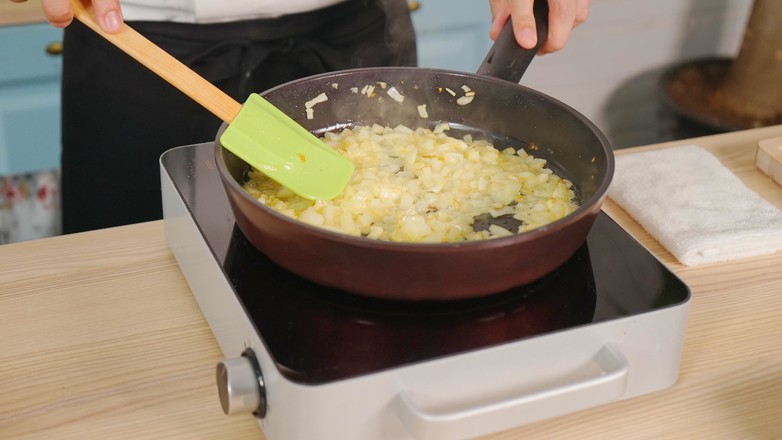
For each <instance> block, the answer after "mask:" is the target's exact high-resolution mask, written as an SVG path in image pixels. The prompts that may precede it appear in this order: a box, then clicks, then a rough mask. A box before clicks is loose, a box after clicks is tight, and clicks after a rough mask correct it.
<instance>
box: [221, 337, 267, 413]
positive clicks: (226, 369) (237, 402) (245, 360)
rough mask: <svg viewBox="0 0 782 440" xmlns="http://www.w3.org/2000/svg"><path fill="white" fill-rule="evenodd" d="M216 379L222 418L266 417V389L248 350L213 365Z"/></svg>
mask: <svg viewBox="0 0 782 440" xmlns="http://www.w3.org/2000/svg"><path fill="white" fill-rule="evenodd" d="M216 375H217V391H218V394H219V396H220V405H221V406H222V407H223V412H224V413H225V414H226V415H233V414H253V415H255V416H256V417H258V418H263V417H264V416H265V415H266V389H265V388H266V387H265V385H264V382H263V375H262V374H261V368H260V366H259V365H258V360H257V359H256V357H255V353H253V351H252V349H249V348H248V349H247V350H245V351H244V353H242V356H240V357H238V358H233V359H226V360H224V361H222V362H220V363H219V364H217V370H216Z"/></svg>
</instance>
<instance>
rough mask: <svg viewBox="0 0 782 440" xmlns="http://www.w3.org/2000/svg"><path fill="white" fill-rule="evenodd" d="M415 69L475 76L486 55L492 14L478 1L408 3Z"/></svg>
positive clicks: (484, 2)
mask: <svg viewBox="0 0 782 440" xmlns="http://www.w3.org/2000/svg"><path fill="white" fill-rule="evenodd" d="M408 5H409V6H410V9H411V10H412V18H413V26H414V27H415V32H416V38H417V43H418V65H419V66H421V67H437V68H442V69H451V70H458V71H461V72H468V73H475V71H476V70H478V66H480V64H481V62H482V61H483V58H484V57H485V56H486V53H487V52H488V51H489V48H490V47H491V45H492V41H491V40H490V39H489V28H490V26H491V11H490V10H489V2H487V1H479V0H408Z"/></svg>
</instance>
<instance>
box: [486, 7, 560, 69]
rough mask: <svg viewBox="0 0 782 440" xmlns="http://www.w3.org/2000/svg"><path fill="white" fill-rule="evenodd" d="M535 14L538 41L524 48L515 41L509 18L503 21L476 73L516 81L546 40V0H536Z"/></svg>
mask: <svg viewBox="0 0 782 440" xmlns="http://www.w3.org/2000/svg"><path fill="white" fill-rule="evenodd" d="M533 14H534V15H535V28H536V29H537V34H538V43H537V45H535V47H534V48H532V49H525V48H523V47H521V46H519V43H517V42H516V36H515V35H514V34H513V24H512V23H511V18H510V17H509V18H508V21H506V22H505V27H503V28H502V31H501V32H500V35H499V36H498V37H497V39H496V40H494V45H492V47H491V49H489V52H488V53H487V54H486V58H484V59H483V63H481V66H480V67H479V68H478V72H477V73H478V75H485V76H493V77H496V78H502V79H504V80H506V81H511V82H514V83H518V82H519V80H521V77H522V76H523V75H524V72H525V71H526V70H527V67H528V66H529V64H530V63H531V62H532V59H533V58H535V55H536V54H537V53H538V50H539V49H540V47H541V46H543V43H545V42H546V37H547V36H548V1H547V0H537V1H535V6H534V7H533Z"/></svg>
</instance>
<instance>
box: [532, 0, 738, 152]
mask: <svg viewBox="0 0 782 440" xmlns="http://www.w3.org/2000/svg"><path fill="white" fill-rule="evenodd" d="M751 4H752V0H593V1H592V6H591V9H590V17H589V19H588V20H587V21H586V22H585V23H584V24H582V25H581V26H579V27H578V28H576V30H575V31H574V33H573V35H572V37H571V40H570V41H569V43H568V45H567V46H566V47H565V48H564V49H563V50H561V51H559V52H556V53H554V54H549V55H545V56H541V57H537V58H536V60H535V61H533V63H532V64H531V65H530V67H529V69H528V70H527V72H526V73H525V75H524V78H523V79H522V81H521V83H522V84H524V85H526V86H529V87H532V88H534V89H537V90H539V91H541V92H543V93H546V94H548V95H550V96H553V97H555V98H557V99H559V100H561V101H563V102H565V103H567V104H569V105H570V106H572V107H574V108H575V109H576V110H579V111H580V112H582V113H583V114H584V115H585V116H587V117H588V118H589V119H591V120H592V121H594V122H595V123H596V124H597V125H598V126H599V127H600V128H601V129H602V130H603V131H604V132H605V134H606V135H607V136H608V137H609V139H610V140H611V142H612V143H613V144H614V146H615V147H616V148H621V147H628V146H634V145H643V144H647V143H654V142H659V141H661V140H666V139H665V134H664V133H660V131H659V128H658V124H657V119H658V109H659V104H658V93H657V89H656V88H657V79H658V77H659V74H660V72H661V70H662V69H663V68H665V67H666V66H669V65H671V64H672V63H677V62H681V61H683V60H686V59H690V58H695V57H702V56H712V55H720V56H734V55H735V54H736V53H737V51H738V48H739V46H740V43H741V38H742V35H743V30H744V26H745V24H746V21H747V18H748V13H749V8H750V6H751Z"/></svg>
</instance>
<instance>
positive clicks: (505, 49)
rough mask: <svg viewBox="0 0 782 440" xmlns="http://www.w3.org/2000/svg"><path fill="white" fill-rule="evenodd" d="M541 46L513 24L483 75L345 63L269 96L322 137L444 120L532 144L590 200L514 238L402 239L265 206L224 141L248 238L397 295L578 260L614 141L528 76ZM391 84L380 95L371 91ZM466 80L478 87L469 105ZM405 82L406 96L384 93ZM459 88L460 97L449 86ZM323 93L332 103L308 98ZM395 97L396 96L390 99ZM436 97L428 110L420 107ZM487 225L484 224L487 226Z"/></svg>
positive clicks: (289, 260) (486, 282) (510, 278)
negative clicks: (311, 221)
mask: <svg viewBox="0 0 782 440" xmlns="http://www.w3.org/2000/svg"><path fill="white" fill-rule="evenodd" d="M546 4H547V2H545V1H538V2H536V4H535V13H536V19H537V25H538V31H539V34H538V41H539V44H540V43H542V42H543V39H544V38H545V35H546V32H547V29H546V22H547V15H548V11H547V5H546ZM536 52H537V49H534V50H532V51H527V50H524V49H522V48H520V47H519V46H518V45H516V43H515V41H514V37H513V33H512V30H511V29H510V20H509V23H508V24H507V25H506V28H505V29H504V30H503V32H502V33H501V35H500V36H499V37H498V38H497V41H496V42H495V44H494V46H493V47H492V49H491V50H490V51H489V53H488V54H487V56H486V59H485V60H484V62H483V64H482V65H481V67H480V68H479V69H478V72H477V74H468V73H462V72H453V71H447V70H439V69H426V68H414V67H389V68H364V69H353V70H343V71H337V72H332V73H327V74H322V75H316V76H311V77H307V78H304V79H301V80H297V81H292V82H289V83H286V84H283V85H281V86H278V87H276V88H273V89H270V90H268V91H266V92H264V93H263V96H264V97H265V98H266V99H268V100H269V101H271V102H272V103H273V104H274V105H276V106H277V107H279V108H280V109H281V110H282V111H283V112H285V113H286V114H288V115H290V116H291V117H292V118H293V119H294V120H296V121H297V122H298V123H300V124H301V125H303V126H304V127H305V128H307V129H308V130H310V131H312V132H313V133H315V134H317V135H322V134H323V133H325V132H327V131H335V130H341V129H344V128H348V127H352V126H355V125H371V124H375V123H377V124H381V125H390V126H396V125H398V124H404V125H406V126H408V127H411V128H413V127H421V126H423V127H428V128H433V127H434V126H436V125H437V124H438V123H441V122H448V124H449V125H450V127H451V129H450V131H449V134H450V135H451V136H454V137H460V136H462V135H464V134H471V135H472V136H473V137H474V138H477V139H487V140H488V141H490V142H492V143H493V144H494V145H495V147H497V148H498V149H504V148H506V147H508V146H513V147H516V148H518V147H525V148H527V147H528V146H530V147H529V148H528V152H530V153H531V154H533V155H535V156H538V157H541V158H544V159H546V160H547V161H548V166H549V167H550V168H552V169H553V170H554V172H555V173H557V174H559V175H560V176H562V177H565V178H567V179H569V180H570V181H571V182H572V183H573V185H574V188H575V190H576V193H577V197H579V201H580V206H579V208H578V209H576V210H575V211H574V212H572V213H571V214H569V215H567V216H566V217H564V218H562V219H560V220H558V221H555V222H552V223H550V224H548V225H545V226H543V227H540V228H537V229H534V230H531V231H528V232H524V233H521V234H517V235H512V236H508V237H503V238H497V239H490V240H480V241H469V242H458V243H438V244H428V243H400V242H387V241H379V240H373V239H369V238H364V237H354V236H348V235H345V234H340V233H336V232H332V231H328V230H325V229H322V228H318V227H315V226H311V225H308V224H305V223H302V222H299V221H297V220H295V219H292V218H290V217H287V216H284V215H282V214H280V213H277V212H275V211H273V210H272V209H270V208H268V207H266V206H264V205H263V204H261V203H259V202H257V201H256V200H255V199H253V198H252V197H250V196H249V195H248V194H247V193H246V192H245V191H244V190H243V189H242V187H241V185H242V184H243V183H244V182H245V181H246V180H247V178H248V177H247V172H248V170H249V167H248V165H247V164H246V163H244V162H243V161H242V160H240V159H239V158H237V157H236V156H235V155H233V154H232V153H231V152H230V151H228V150H226V149H225V148H223V147H222V146H221V145H220V143H219V136H220V134H221V133H222V131H223V130H224V129H225V126H223V127H221V129H220V132H219V133H218V136H217V139H218V141H216V142H215V160H216V164H217V169H218V172H219V174H220V177H221V180H222V183H223V186H224V187H225V191H226V193H227V195H228V199H229V202H230V205H231V209H232V211H233V213H234V217H235V218H236V224H237V225H238V227H239V229H240V230H241V231H242V233H243V234H244V235H245V236H246V237H247V239H248V241H250V243H252V244H253V246H255V247H256V248H257V249H258V250H260V251H261V252H263V253H264V254H266V255H267V256H268V257H269V258H270V259H272V260H273V261H275V262H276V263H277V264H279V265H280V266H282V267H284V268H286V269H288V270H289V271H291V272H293V273H295V274H297V275H299V276H301V277H304V278H306V279H309V280H311V281H314V282H316V283H320V284H323V285H326V286H330V287H335V288H338V289H342V290H344V291H347V292H351V293H354V294H359V295H366V296H371V297H377V298H384V299H392V300H412V301H420V300H457V299H466V298H475V297H480V296H484V295H489V294H493V293H498V292H502V291H505V290H508V289H510V288H512V287H515V286H519V285H523V284H527V283H530V282H532V281H535V280H537V279H538V278H540V277H542V276H544V275H546V274H548V273H550V272H552V271H553V270H554V269H556V268H557V267H559V266H560V265H562V264H563V263H564V262H565V261H567V260H568V259H569V258H570V257H571V256H572V255H573V253H574V252H575V251H576V249H578V248H579V246H581V244H582V243H583V242H584V240H585V239H586V236H587V233H588V232H589V230H590V228H591V226H592V223H593V222H594V219H595V216H596V215H597V214H598V212H599V211H600V206H601V205H602V202H603V201H604V199H605V197H606V192H607V190H608V186H609V183H610V181H611V178H612V176H613V170H614V161H613V153H612V151H611V147H610V145H609V143H608V141H607V139H606V138H605V136H604V135H603V134H602V133H601V132H600V130H599V129H598V128H597V127H596V126H595V125H594V124H593V123H592V122H590V121H589V120H588V119H587V118H585V117H584V116H583V115H581V114H580V113H578V112H577V111H575V110H574V109H572V108H571V107H569V106H567V105H565V104H563V103H562V102H559V101H558V100H556V99H554V98H551V97H549V96H546V95H544V94H542V93H539V92H537V91H535V90H532V89H529V88H527V87H524V86H521V85H519V84H518V81H519V80H520V79H521V75H522V74H523V72H524V70H525V69H526V67H527V65H528V64H529V62H530V60H531V59H532V57H533V56H534V55H535V53H536ZM381 83H382V84H384V85H385V86H386V89H380V88H378V89H376V91H377V96H375V97H374V98H368V97H367V95H366V94H362V93H361V92H360V91H361V90H362V89H363V88H364V87H365V86H367V85H374V86H378V87H379V84H381ZM463 86H467V87H468V88H469V90H472V91H474V92H475V96H474V99H473V100H472V102H470V103H468V104H463V103H462V104H463V105H461V104H459V102H458V101H457V100H458V98H460V97H461V95H463V94H464V90H466V89H464V88H463ZM391 87H394V88H395V89H396V90H397V91H398V92H399V93H400V94H401V95H403V96H404V97H405V98H404V100H403V101H402V102H401V103H400V102H397V101H396V100H394V99H392V98H390V97H389V96H384V94H383V92H382V90H387V89H390V88H391ZM449 90H450V91H452V92H454V95H455V96H454V95H452V94H451V93H449V92H448V91H449ZM321 93H325V94H326V96H327V97H328V101H325V102H321V103H320V104H317V105H316V106H314V107H313V108H312V110H313V113H312V114H311V118H308V117H307V112H306V109H305V103H306V102H307V101H310V100H312V99H313V98H315V97H316V96H318V95H320V94H321ZM380 98H384V99H382V100H381V99H380ZM420 105H426V115H427V117H422V115H421V113H419V110H418V106H420ZM477 227H480V226H477Z"/></svg>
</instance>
